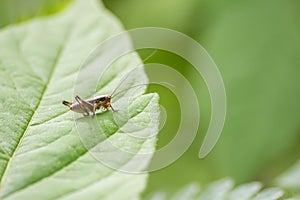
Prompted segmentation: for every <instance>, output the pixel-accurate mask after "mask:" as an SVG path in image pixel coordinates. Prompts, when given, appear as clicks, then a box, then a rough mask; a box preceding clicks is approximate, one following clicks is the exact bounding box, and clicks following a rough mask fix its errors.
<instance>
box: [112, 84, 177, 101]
mask: <svg viewBox="0 0 300 200" xmlns="http://www.w3.org/2000/svg"><path fill="white" fill-rule="evenodd" d="M150 84H160V85H162V84H165V85H169V86H171V87H174V85H172V84H170V83H167V82H151V83H140V84H137V85H134V86H131V87H129V88H126V89H124V90H121V91H120V92H117V93H116V94H114V95H111V97H115V96H117V95H119V94H121V93H123V92H125V91H127V90H131V89H132V88H135V87H141V86H145V85H150Z"/></svg>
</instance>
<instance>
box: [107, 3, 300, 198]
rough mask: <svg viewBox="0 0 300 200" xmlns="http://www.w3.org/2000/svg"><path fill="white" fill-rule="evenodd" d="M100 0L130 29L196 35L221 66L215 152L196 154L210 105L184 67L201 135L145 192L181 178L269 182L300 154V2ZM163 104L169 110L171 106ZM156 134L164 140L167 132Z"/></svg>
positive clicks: (152, 177)
mask: <svg viewBox="0 0 300 200" xmlns="http://www.w3.org/2000/svg"><path fill="white" fill-rule="evenodd" d="M104 2H105V3H106V5H107V7H108V8H109V9H111V10H112V11H113V12H114V13H115V14H116V15H117V16H119V18H120V19H121V21H122V22H123V24H124V25H125V27H126V28H127V29H130V28H135V27H142V26H162V27H166V28H172V29H175V30H178V31H181V32H184V33H185V34H187V35H189V36H191V37H193V38H195V39H196V40H197V41H198V42H200V43H201V44H202V45H203V46H204V47H205V48H206V49H207V50H208V52H209V53H210V55H211V56H212V58H213V59H214V61H215V62H216V64H217V65H218V67H219V69H220V71H221V73H222V76H223V78H224V83H225V86H226V89H227V98H228V107H227V108H228V113H227V120H226V124H225V127H224V131H223V134H222V136H221V138H220V140H219V142H218V144H217V146H216V148H215V149H214V150H213V152H212V154H210V155H209V156H208V157H207V158H205V159H204V160H198V159H197V153H198V150H199V146H200V142H199V141H201V139H202V138H203V134H204V133H205V129H206V127H207V123H208V121H209V117H210V116H209V106H210V104H209V98H208V97H209V96H208V94H207V92H206V91H203V90H204V88H205V87H204V83H203V81H202V80H201V79H199V77H197V76H195V75H194V73H193V72H194V71H193V70H191V71H190V72H189V73H188V75H187V77H188V79H189V80H190V81H191V82H192V83H193V84H194V87H195V88H200V89H201V92H200V95H198V97H199V99H200V107H201V119H202V121H201V129H200V132H199V133H200V134H199V136H198V138H196V140H195V142H194V144H193V145H192V146H191V148H190V149H189V150H188V151H187V152H186V153H185V155H184V156H183V157H181V158H180V159H179V160H178V161H177V162H176V163H174V164H173V165H171V166H169V167H167V168H165V169H163V170H160V171H157V172H154V173H152V174H151V175H150V179H149V183H148V188H147V191H146V193H149V192H150V191H152V190H157V189H158V188H166V189H169V190H171V191H172V190H176V187H179V185H183V184H184V183H188V182H191V181H199V182H202V183H206V182H208V181H211V180H213V179H217V178H221V177H224V176H230V177H233V178H234V179H235V180H236V181H237V183H241V182H245V181H252V180H262V181H264V182H268V181H270V180H272V179H273V178H274V177H275V176H276V174H278V173H280V172H281V171H283V170H284V169H286V168H287V167H288V166H290V165H291V164H292V163H293V162H294V161H295V160H297V158H299V153H300V146H299V141H300V104H299V102H300V84H299V82H300V81H299V74H300V68H299V66H300V60H299V55H300V37H299V35H300V26H299V21H300V14H299V12H298V11H299V8H300V2H299V1H297V0H287V1H282V0H262V1H261V0H255V1H242V0H232V1H222V0H210V1H208V0H202V1H196V0H188V1H172V0H164V1H139V0H124V1H122V2H121V1H111V0H110V1H108V0H105V1H104ZM155 61H159V62H160V63H162V62H163V63H171V64H172V65H171V66H172V67H174V68H176V69H177V70H179V71H181V72H183V73H185V74H186V73H187V72H186V66H187V65H184V64H182V63H179V64H176V63H174V62H171V61H170V58H168V57H161V58H159V59H157V60H154V62H155ZM161 101H163V97H162V100H161ZM166 107H167V110H168V111H170V110H171V112H172V109H173V110H174V109H175V108H176V107H175V106H173V105H170V104H169V105H166ZM168 108H169V109H168ZM174 112H175V111H174ZM168 115H172V113H168ZM165 131H166V132H168V130H165ZM165 135H167V134H165ZM166 137H167V136H166ZM159 139H160V140H164V139H165V138H164V134H160V138H159Z"/></svg>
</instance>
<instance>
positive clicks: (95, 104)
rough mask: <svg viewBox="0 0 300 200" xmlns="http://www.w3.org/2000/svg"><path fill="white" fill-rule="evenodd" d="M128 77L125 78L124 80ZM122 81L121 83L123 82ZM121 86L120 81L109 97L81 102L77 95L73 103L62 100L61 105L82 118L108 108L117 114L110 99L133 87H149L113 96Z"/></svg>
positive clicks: (99, 97) (104, 96) (98, 97)
mask: <svg viewBox="0 0 300 200" xmlns="http://www.w3.org/2000/svg"><path fill="white" fill-rule="evenodd" d="M156 51H157V50H154V51H153V52H152V53H151V54H150V55H149V56H148V57H147V58H145V59H144V60H143V61H142V63H143V62H145V61H146V60H148V59H149V58H150V57H151V56H153V55H154V54H155V53H156ZM127 77H128V76H126V77H125V79H126V78H127ZM125 79H123V81H124V80H125ZM121 84H122V81H121V82H120V83H119V85H118V86H117V87H116V88H115V90H114V91H113V92H112V94H110V95H103V96H97V97H93V98H90V99H87V100H83V99H81V98H80V97H79V96H78V95H77V96H75V100H76V101H75V102H73V103H72V102H68V101H65V100H63V101H62V104H63V105H65V106H68V107H69V108H70V110H72V111H74V112H78V113H82V114H83V116H89V115H90V113H93V116H95V112H96V110H98V109H103V110H104V111H106V110H107V109H108V108H110V109H111V110H112V111H113V112H117V110H115V109H114V108H113V107H112V105H111V102H110V101H111V99H112V98H113V97H115V96H117V95H119V94H121V93H123V92H125V91H127V90H130V89H132V88H135V87H140V86H144V85H149V84H138V85H135V86H132V87H129V88H127V89H125V90H122V91H120V92H118V93H116V94H115V91H116V90H117V89H118V87H119V86H120V85H121Z"/></svg>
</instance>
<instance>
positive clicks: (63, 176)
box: [0, 0, 158, 199]
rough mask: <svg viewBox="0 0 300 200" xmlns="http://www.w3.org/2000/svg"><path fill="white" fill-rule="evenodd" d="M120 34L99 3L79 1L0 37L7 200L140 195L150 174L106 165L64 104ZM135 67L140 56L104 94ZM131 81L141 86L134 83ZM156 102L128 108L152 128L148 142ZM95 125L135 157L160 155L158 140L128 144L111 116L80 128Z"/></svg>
mask: <svg viewBox="0 0 300 200" xmlns="http://www.w3.org/2000/svg"><path fill="white" fill-rule="evenodd" d="M120 31H121V28H120V24H119V23H118V22H117V21H116V20H115V19H114V18H113V17H112V16H111V15H110V13H108V12H107V11H106V10H105V9H103V8H102V6H99V5H98V3H97V2H96V1H95V0H88V1H86V0H78V1H76V2H75V3H73V4H72V5H70V7H69V8H68V9H66V10H65V11H63V12H62V13H59V14H57V15H53V16H50V17H46V18H42V19H35V20H32V21H29V22H27V23H23V24H21V25H17V26H10V27H8V28H6V29H3V30H1V32H0V91H1V96H0V108H1V114H0V180H1V187H0V197H1V198H2V199H54V198H55V199H57V198H64V199H83V198H87V199H120V197H121V198H123V199H136V198H137V197H138V196H139V193H140V192H141V191H142V190H143V188H144V187H145V184H146V178H147V174H140V175H133V174H126V173H121V172H118V171H115V170H113V169H110V168H108V167H106V166H104V165H103V164H100V162H99V161H97V160H96V159H95V158H94V157H93V156H92V155H91V154H89V151H88V150H89V149H86V148H85V146H84V145H83V144H82V141H81V140H80V137H79V135H78V134H77V129H76V124H75V121H74V118H73V113H72V112H71V111H69V110H68V108H66V107H65V106H63V105H61V100H62V99H71V98H72V96H73V95H74V94H73V88H74V81H75V80H76V77H77V75H78V70H79V69H80V65H81V64H82V63H83V61H84V60H85V59H86V57H87V56H88V55H89V53H90V51H91V50H93V49H94V48H95V46H96V45H97V44H99V43H100V42H102V41H104V40H105V39H107V38H108V37H110V36H112V35H114V34H116V33H118V32H120ZM137 62H139V60H138V59H137V57H136V56H135V57H132V56H130V57H129V56H125V57H124V59H122V62H118V63H117V64H115V65H114V66H113V67H112V68H111V70H110V71H109V73H107V74H106V75H107V76H105V80H106V81H107V82H106V85H105V91H112V90H113V89H114V88H115V87H116V85H117V83H118V82H119V81H120V79H122V78H123V77H124V74H126V73H127V72H128V71H129V70H130V69H132V68H133V67H134V66H135V64H136V63H137ZM99 67H100V66H99ZM137 76H138V77H141V78H144V77H145V74H144V73H143V72H139V74H137ZM129 79H131V78H129ZM131 81H132V82H133V83H135V81H138V79H135V78H134V77H132V80H131ZM95 87H97V88H98V89H100V90H99V91H98V93H97V94H102V92H103V91H104V89H103V88H101V87H98V86H95ZM97 94H96V95H97ZM92 95H95V94H90V96H92ZM120 100H122V99H120ZM157 101H158V97H157V95H155V94H147V95H143V96H141V95H140V96H137V97H134V98H133V100H132V102H131V105H130V107H129V113H130V114H131V116H130V117H131V118H132V119H134V121H135V123H136V124H138V125H140V129H141V130H143V129H144V128H146V127H148V126H149V125H150V126H151V128H149V127H148V128H147V129H145V131H144V134H145V135H147V134H153V132H154V133H155V132H157V124H149V123H145V121H146V122H147V120H148V119H147V116H148V117H149V114H148V113H149V112H151V117H154V118H157V117H158V104H157ZM136 110H138V111H139V113H137V112H136ZM137 119H139V120H137ZM91 120H97V122H98V123H99V124H101V125H103V126H105V128H104V129H103V130H104V132H103V133H101V132H99V133H98V134H99V135H100V134H102V135H103V136H102V137H101V138H103V139H102V141H104V140H108V139H111V140H112V141H117V142H118V141H119V143H117V144H118V145H120V146H123V147H124V148H126V149H127V150H130V151H132V152H134V153H138V152H139V151H147V150H152V149H153V148H154V142H155V141H150V142H144V141H143V140H141V139H140V140H139V142H137V140H135V139H132V138H131V139H130V138H129V137H127V134H126V132H122V131H121V129H120V128H121V127H118V126H116V123H115V122H114V119H113V118H112V114H111V112H106V113H102V114H99V115H97V116H96V117H95V118H84V119H82V120H81V121H85V122H88V121H91ZM127 130H128V129H127ZM85 131H86V132H88V130H85ZM128 131H130V130H128ZM96 134H97V133H96ZM102 141H99V142H102ZM90 148H91V150H93V149H92V148H93V147H90ZM128 159H129V160H130V159H131V158H126V159H125V158H124V159H123V158H120V162H123V165H125V164H126V163H127V162H128ZM148 159H149V158H148ZM145 162H147V160H145Z"/></svg>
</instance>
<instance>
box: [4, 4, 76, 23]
mask: <svg viewBox="0 0 300 200" xmlns="http://www.w3.org/2000/svg"><path fill="white" fill-rule="evenodd" d="M69 2H71V0H26V1H24V0H0V28H1V27H3V26H7V25H9V24H13V23H18V22H21V21H24V20H27V19H30V18H32V17H37V16H45V15H48V14H51V13H54V12H57V11H59V10H62V9H63V8H64V7H65V6H66V5H68V3H69Z"/></svg>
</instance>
